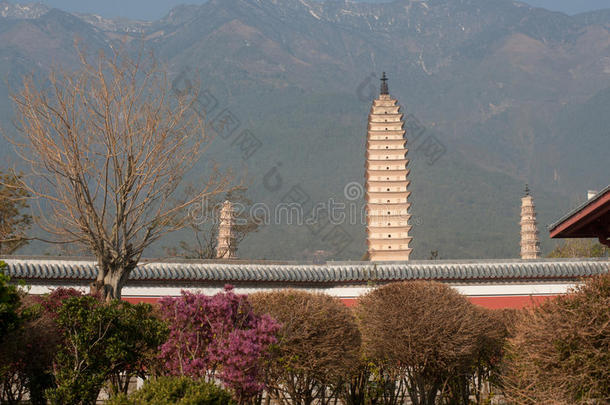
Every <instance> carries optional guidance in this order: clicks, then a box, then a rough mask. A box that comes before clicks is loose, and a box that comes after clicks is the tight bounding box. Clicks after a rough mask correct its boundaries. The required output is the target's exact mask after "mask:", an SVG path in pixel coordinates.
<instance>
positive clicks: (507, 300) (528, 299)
mask: <svg viewBox="0 0 610 405" xmlns="http://www.w3.org/2000/svg"><path fill="white" fill-rule="evenodd" d="M554 297H556V296H555V295H545V296H514V297H468V299H469V300H470V302H472V303H473V304H476V305H480V306H482V307H485V308H490V309H521V308H526V307H532V306H535V305H538V304H540V303H542V302H544V301H546V300H548V299H550V298H554ZM123 299H124V300H125V301H128V302H131V303H132V304H133V303H137V302H146V303H149V304H154V303H156V302H157V301H158V300H159V298H151V297H130V298H123ZM341 301H343V303H344V304H345V305H347V306H348V307H352V306H354V305H356V303H357V301H358V299H357V298H341Z"/></svg>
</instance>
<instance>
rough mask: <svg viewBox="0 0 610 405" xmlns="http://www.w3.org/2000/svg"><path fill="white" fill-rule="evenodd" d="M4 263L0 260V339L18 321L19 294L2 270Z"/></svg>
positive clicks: (12, 328)
mask: <svg viewBox="0 0 610 405" xmlns="http://www.w3.org/2000/svg"><path fill="white" fill-rule="evenodd" d="M5 267H6V263H4V262H0V341H1V340H2V339H4V337H5V336H6V334H7V333H8V332H10V331H11V330H14V329H15V328H16V327H17V326H18V325H19V323H20V321H21V317H20V315H19V312H18V309H19V305H20V300H21V295H20V294H19V289H18V288H17V286H15V285H13V284H10V280H11V279H10V277H8V276H7V275H6V274H4V273H3V272H2V271H3V270H4V268H5Z"/></svg>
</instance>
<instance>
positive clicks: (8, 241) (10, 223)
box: [0, 172, 32, 254]
mask: <svg viewBox="0 0 610 405" xmlns="http://www.w3.org/2000/svg"><path fill="white" fill-rule="evenodd" d="M20 180H21V176H16V175H13V174H4V173H2V172H0V254H11V253H13V252H15V251H16V250H17V249H19V248H20V247H22V246H23V245H25V244H26V243H27V239H26V238H25V232H26V231H27V230H28V229H29V228H30V225H31V222H32V217H31V216H30V215H28V214H24V213H23V211H24V210H26V209H27V208H28V204H27V202H26V200H27V198H28V197H29V196H30V195H29V193H28V192H27V191H26V190H24V189H23V187H21V184H20Z"/></svg>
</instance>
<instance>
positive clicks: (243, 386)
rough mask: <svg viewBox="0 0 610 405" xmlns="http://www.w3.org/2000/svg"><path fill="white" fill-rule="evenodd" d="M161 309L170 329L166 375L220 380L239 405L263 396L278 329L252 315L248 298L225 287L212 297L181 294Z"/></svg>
mask: <svg viewBox="0 0 610 405" xmlns="http://www.w3.org/2000/svg"><path fill="white" fill-rule="evenodd" d="M160 305H161V314H162V317H163V319H165V320H166V322H167V323H168V325H169V329H170V332H169V338H168V340H167V342H166V343H165V344H164V345H162V346H161V358H162V360H163V361H164V363H165V367H166V370H167V371H168V373H169V374H171V375H184V376H189V377H193V378H203V379H205V380H207V381H214V380H220V381H222V383H223V384H224V385H225V386H226V387H227V388H229V389H231V390H232V391H233V394H234V396H235V398H236V399H237V401H239V402H240V403H244V402H246V401H248V399H250V398H252V397H253V396H254V395H256V394H258V393H259V392H261V391H262V390H263V388H264V384H263V377H264V375H263V370H262V360H264V359H265V358H266V357H267V356H268V354H269V349H270V347H271V345H273V344H274V343H276V337H275V335H276V333H277V331H278V330H279V328H280V325H279V324H278V323H277V322H276V321H275V320H273V319H272V318H270V317H269V316H267V315H262V316H261V315H257V314H255V313H254V311H253V310H252V306H251V305H250V302H249V301H248V298H247V296H245V295H238V294H235V293H234V292H233V287H232V286H226V287H225V290H224V292H222V293H218V294H216V295H214V296H206V295H203V294H193V293H190V292H187V291H183V292H182V296H180V297H166V298H163V299H162V300H161V301H160Z"/></svg>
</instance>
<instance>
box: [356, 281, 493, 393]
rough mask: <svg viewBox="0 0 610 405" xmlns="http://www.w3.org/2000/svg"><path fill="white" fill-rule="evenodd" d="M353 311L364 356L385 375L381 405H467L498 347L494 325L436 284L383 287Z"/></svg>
mask: <svg viewBox="0 0 610 405" xmlns="http://www.w3.org/2000/svg"><path fill="white" fill-rule="evenodd" d="M357 313H358V318H359V320H360V329H361V331H362V341H363V345H364V352H365V354H366V356H367V357H368V358H370V359H371V360H373V361H374V362H375V363H377V365H378V367H380V368H381V369H382V370H383V375H385V376H389V377H390V378H389V379H387V381H388V382H390V384H388V389H384V392H383V394H382V397H381V401H382V403H384V404H391V405H395V404H397V403H400V402H401V401H402V400H403V397H404V396H406V395H408V396H409V398H410V399H411V402H412V403H413V404H415V405H435V404H437V403H454V404H461V403H464V404H469V403H470V401H469V397H470V394H471V392H472V389H473V387H471V386H470V382H471V381H473V380H475V381H476V378H473V376H474V375H475V373H476V372H477V369H478V368H479V367H481V368H485V367H488V361H487V360H485V358H486V359H489V357H491V356H496V357H497V350H498V348H499V347H501V345H502V340H501V339H502V334H501V333H498V334H496V333H494V331H493V328H494V327H495V325H496V324H495V323H491V322H489V318H488V317H487V316H486V314H485V313H484V312H480V311H477V309H476V308H475V307H474V305H473V304H471V303H470V302H469V301H468V300H467V299H466V298H465V297H463V296H461V295H460V294H459V293H458V292H456V291H455V290H453V289H452V288H451V287H449V286H447V285H445V284H441V283H436V282H423V281H419V282H401V283H392V284H388V285H386V286H384V287H381V288H378V289H375V290H373V291H371V292H370V293H368V294H367V295H365V296H364V297H362V298H361V299H360V300H359V304H358V307H357ZM497 340H499V341H497ZM491 341H493V342H494V344H493V347H489V349H485V346H487V345H489V344H490V342H491ZM458 377H459V378H458ZM463 397H465V398H463ZM449 399H451V400H449ZM481 403H483V402H481Z"/></svg>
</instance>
